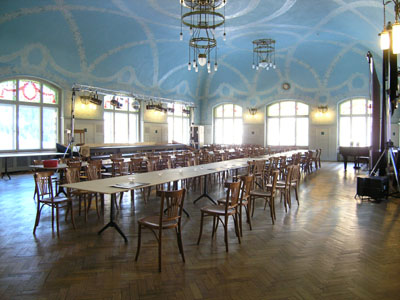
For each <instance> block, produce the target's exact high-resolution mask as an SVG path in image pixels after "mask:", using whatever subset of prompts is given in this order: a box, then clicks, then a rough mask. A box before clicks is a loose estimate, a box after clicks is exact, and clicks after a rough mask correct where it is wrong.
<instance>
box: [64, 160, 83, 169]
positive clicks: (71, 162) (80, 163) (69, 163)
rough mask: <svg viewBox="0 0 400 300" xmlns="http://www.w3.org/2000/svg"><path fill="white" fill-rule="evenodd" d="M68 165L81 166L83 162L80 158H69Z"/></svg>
mask: <svg viewBox="0 0 400 300" xmlns="http://www.w3.org/2000/svg"><path fill="white" fill-rule="evenodd" d="M67 166H68V167H72V168H81V166H82V162H81V161H79V160H69V161H67Z"/></svg>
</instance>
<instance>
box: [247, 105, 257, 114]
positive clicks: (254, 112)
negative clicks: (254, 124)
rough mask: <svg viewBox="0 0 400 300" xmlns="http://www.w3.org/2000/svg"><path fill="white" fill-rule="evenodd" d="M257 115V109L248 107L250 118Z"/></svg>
mask: <svg viewBox="0 0 400 300" xmlns="http://www.w3.org/2000/svg"><path fill="white" fill-rule="evenodd" d="M256 113H257V108H255V107H249V114H250V115H251V116H254V115H255V114H256Z"/></svg>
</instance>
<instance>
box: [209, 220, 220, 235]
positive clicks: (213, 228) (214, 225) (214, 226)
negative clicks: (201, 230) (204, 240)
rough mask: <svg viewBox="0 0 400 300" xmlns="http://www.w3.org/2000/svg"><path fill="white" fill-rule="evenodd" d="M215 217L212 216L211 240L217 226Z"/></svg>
mask: <svg viewBox="0 0 400 300" xmlns="http://www.w3.org/2000/svg"><path fill="white" fill-rule="evenodd" d="M216 218H217V217H216V216H213V225H212V233H211V238H213V237H214V235H215V232H216V231H217V226H218V223H217V224H215V219H216ZM218 222H219V220H218Z"/></svg>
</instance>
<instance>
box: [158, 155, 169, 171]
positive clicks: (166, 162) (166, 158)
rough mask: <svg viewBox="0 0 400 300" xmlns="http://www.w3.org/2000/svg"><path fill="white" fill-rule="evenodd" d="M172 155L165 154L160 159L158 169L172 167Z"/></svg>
mask: <svg viewBox="0 0 400 300" xmlns="http://www.w3.org/2000/svg"><path fill="white" fill-rule="evenodd" d="M171 166H172V164H171V157H169V156H163V157H162V158H160V159H159V160H158V163H157V170H165V169H171Z"/></svg>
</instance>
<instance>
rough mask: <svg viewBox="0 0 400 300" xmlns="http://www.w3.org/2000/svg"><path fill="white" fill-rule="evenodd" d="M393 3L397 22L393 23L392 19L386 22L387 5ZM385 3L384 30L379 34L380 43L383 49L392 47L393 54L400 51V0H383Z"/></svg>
mask: <svg viewBox="0 0 400 300" xmlns="http://www.w3.org/2000/svg"><path fill="white" fill-rule="evenodd" d="M390 3H393V4H394V15H395V22H394V23H393V24H392V23H391V22H390V21H389V22H387V23H386V5H388V4H390ZM382 4H383V30H382V32H381V33H380V34H379V36H380V44H381V49H382V50H389V49H390V48H391V49H392V51H393V54H399V53H400V22H399V15H400V0H389V1H385V0H382Z"/></svg>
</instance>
